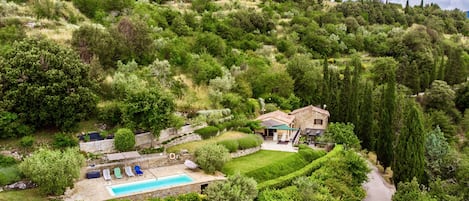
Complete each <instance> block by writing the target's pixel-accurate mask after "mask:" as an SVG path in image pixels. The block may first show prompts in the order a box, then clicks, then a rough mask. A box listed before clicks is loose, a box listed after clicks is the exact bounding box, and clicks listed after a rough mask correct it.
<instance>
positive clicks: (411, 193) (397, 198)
mask: <svg viewBox="0 0 469 201" xmlns="http://www.w3.org/2000/svg"><path fill="white" fill-rule="evenodd" d="M392 200H393V201H407V200H416V201H436V200H437V199H434V198H432V197H431V196H430V195H429V194H428V193H427V192H426V191H425V190H424V191H421V190H420V185H419V182H418V181H417V179H415V178H414V179H412V181H408V182H402V183H399V184H398V191H397V192H396V194H394V196H393V197H392Z"/></svg>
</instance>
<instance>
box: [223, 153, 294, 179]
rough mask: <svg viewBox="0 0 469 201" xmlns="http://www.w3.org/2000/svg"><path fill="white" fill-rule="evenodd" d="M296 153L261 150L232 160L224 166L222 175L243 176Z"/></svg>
mask: <svg viewBox="0 0 469 201" xmlns="http://www.w3.org/2000/svg"><path fill="white" fill-rule="evenodd" d="M295 154H297V153H293V152H282V151H268V150H261V151H258V152H256V153H254V154H251V155H247V156H244V157H239V158H236V159H233V160H231V161H229V162H227V163H226V164H225V166H224V167H223V173H225V174H228V175H232V174H234V173H235V172H237V171H238V172H239V173H241V174H245V173H247V172H250V171H253V170H256V169H259V168H262V167H265V166H268V165H271V164H273V163H275V162H277V161H282V160H284V159H286V158H288V157H291V156H293V155H295Z"/></svg>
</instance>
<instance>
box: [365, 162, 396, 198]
mask: <svg viewBox="0 0 469 201" xmlns="http://www.w3.org/2000/svg"><path fill="white" fill-rule="evenodd" d="M368 166H369V167H370V168H371V172H370V173H368V181H367V182H366V183H365V184H363V188H364V189H365V190H366V198H365V199H364V200H363V201H391V198H392V195H393V194H394V192H396V189H395V188H394V186H391V185H390V184H387V183H386V181H384V179H383V177H381V175H380V174H379V172H378V168H376V167H375V166H374V165H372V164H371V163H370V162H368Z"/></svg>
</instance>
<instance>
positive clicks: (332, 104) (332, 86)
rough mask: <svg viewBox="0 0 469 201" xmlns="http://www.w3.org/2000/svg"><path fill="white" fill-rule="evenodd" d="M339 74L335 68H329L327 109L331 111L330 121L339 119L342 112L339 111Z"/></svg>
mask: <svg viewBox="0 0 469 201" xmlns="http://www.w3.org/2000/svg"><path fill="white" fill-rule="evenodd" d="M339 80H340V74H339V72H338V71H337V70H332V69H329V94H330V96H329V102H328V103H326V104H328V106H327V107H328V108H329V109H328V110H329V112H330V113H331V118H330V122H337V121H339V119H340V117H341V116H342V114H341V113H340V108H339V105H340V93H339V92H340V87H339Z"/></svg>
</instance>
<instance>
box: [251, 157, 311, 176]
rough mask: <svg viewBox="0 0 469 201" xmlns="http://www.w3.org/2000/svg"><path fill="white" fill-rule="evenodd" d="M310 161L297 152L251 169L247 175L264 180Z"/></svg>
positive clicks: (292, 170)
mask: <svg viewBox="0 0 469 201" xmlns="http://www.w3.org/2000/svg"><path fill="white" fill-rule="evenodd" d="M308 163H309V162H308V161H306V160H304V159H303V157H301V155H299V154H295V155H293V156H290V157H287V158H285V159H283V160H280V161H276V162H275V163H272V164H270V165H268V166H265V167H262V168H258V169H255V170H252V171H249V172H247V173H246V174H245V175H246V176H248V177H252V178H254V179H256V181H258V182H263V181H267V180H271V179H274V178H277V177H279V176H283V175H287V174H289V173H291V172H294V171H296V170H299V169H301V168H302V167H304V166H305V165H308Z"/></svg>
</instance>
